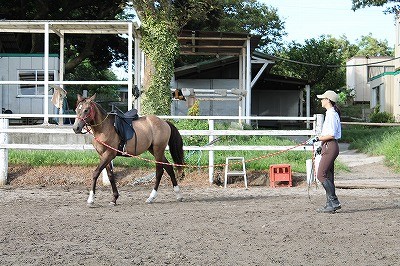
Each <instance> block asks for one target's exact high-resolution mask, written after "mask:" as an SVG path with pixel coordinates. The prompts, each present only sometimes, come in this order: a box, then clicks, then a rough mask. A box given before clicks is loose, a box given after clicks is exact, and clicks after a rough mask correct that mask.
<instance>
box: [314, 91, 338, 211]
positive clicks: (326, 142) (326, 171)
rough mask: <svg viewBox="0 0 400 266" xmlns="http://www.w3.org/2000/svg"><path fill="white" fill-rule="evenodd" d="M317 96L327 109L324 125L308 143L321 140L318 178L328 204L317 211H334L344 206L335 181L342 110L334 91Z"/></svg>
mask: <svg viewBox="0 0 400 266" xmlns="http://www.w3.org/2000/svg"><path fill="white" fill-rule="evenodd" d="M317 98H319V99H321V105H322V107H323V108H325V109H326V113H325V120H324V123H323V125H322V131H321V135H320V136H315V137H312V138H310V139H309V140H308V141H307V144H313V143H314V142H317V141H321V147H322V150H321V160H320V163H319V166H318V171H317V178H318V180H319V181H320V182H321V184H322V186H323V187H324V189H325V193H326V205H325V207H323V208H321V209H318V210H317V211H318V212H323V213H334V212H335V211H336V210H338V209H341V207H342V206H341V204H340V202H339V200H338V197H337V196H336V192H335V182H334V175H335V174H334V165H335V160H336V158H337V156H338V155H339V144H338V139H340V138H341V136H342V128H341V124H340V110H339V108H338V106H337V105H336V103H337V100H338V98H339V97H338V95H337V94H336V93H335V92H334V91H331V90H327V91H325V93H324V94H321V95H317Z"/></svg>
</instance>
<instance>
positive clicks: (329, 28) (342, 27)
mask: <svg viewBox="0 0 400 266" xmlns="http://www.w3.org/2000/svg"><path fill="white" fill-rule="evenodd" d="M259 2H261V3H264V4H266V5H268V6H272V7H274V8H277V9H278V15H279V17H280V18H281V19H282V20H283V21H285V29H286V32H287V33H288V35H287V37H286V38H285V39H284V40H285V41H296V42H298V43H302V42H303V41H304V40H305V39H311V38H318V37H319V36H321V35H322V34H325V35H327V34H330V35H332V36H333V37H336V38H339V37H340V36H342V35H346V37H347V39H348V40H349V41H350V43H353V44H354V43H355V42H356V40H357V39H360V38H361V36H363V35H368V34H369V33H372V36H373V37H374V38H376V39H378V40H387V41H388V44H389V46H391V47H394V44H395V37H396V36H395V21H394V15H391V14H388V15H385V14H383V10H385V9H386V8H384V7H366V8H363V9H358V10H356V11H352V10H351V4H352V1H351V0H259Z"/></svg>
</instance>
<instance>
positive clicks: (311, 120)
mask: <svg viewBox="0 0 400 266" xmlns="http://www.w3.org/2000/svg"><path fill="white" fill-rule="evenodd" d="M51 116H52V117H60V118H73V117H75V116H72V115H51ZM22 117H35V115H32V114H19V115H13V114H3V115H0V185H4V184H5V183H6V182H7V169H8V149H30V150H31V149H33V150H91V149H93V146H92V145H91V144H87V143H85V144H23V143H9V142H8V134H9V133H21V134H24V133H35V134H43V133H46V134H75V133H74V132H73V130H72V126H56V125H43V126H41V127H38V126H16V127H13V128H9V126H8V119H13V118H22ZM160 118H163V119H190V120H195V119H197V120H199V119H200V120H207V121H208V130H179V132H180V133H181V135H182V136H193V135H197V136H208V141H209V143H211V144H210V145H206V146H184V150H206V151H208V153H209V156H208V158H209V163H208V164H209V181H210V183H212V182H213V176H214V151H227V150H258V151H272V150H275V151H278V150H297V151H298V150H302V151H304V150H310V149H312V147H311V146H299V147H295V146H245V145H234V146H223V145H215V144H213V143H214V141H215V139H216V136H243V135H246V136H311V135H316V133H317V132H320V129H321V127H322V121H323V116H322V115H315V116H314V117H239V116H160ZM216 120H224V121H225V120H237V121H239V123H240V122H241V121H246V120H270V121H304V123H307V125H308V127H309V126H310V125H312V129H306V130H278V129H277V130H216V129H215V128H214V125H215V121H216Z"/></svg>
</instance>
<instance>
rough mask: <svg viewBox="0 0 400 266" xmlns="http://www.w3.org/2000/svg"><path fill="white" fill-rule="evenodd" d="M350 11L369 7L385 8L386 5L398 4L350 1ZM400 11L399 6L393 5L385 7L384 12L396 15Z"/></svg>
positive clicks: (392, 0) (385, 0)
mask: <svg viewBox="0 0 400 266" xmlns="http://www.w3.org/2000/svg"><path fill="white" fill-rule="evenodd" d="M352 3H353V5H352V9H353V10H354V11H356V10H357V9H360V8H365V7H370V6H385V5H386V4H393V3H399V1H398V0H352ZM399 10H400V5H398V4H395V5H392V6H390V7H387V8H386V10H385V11H384V12H385V13H389V14H398V12H399Z"/></svg>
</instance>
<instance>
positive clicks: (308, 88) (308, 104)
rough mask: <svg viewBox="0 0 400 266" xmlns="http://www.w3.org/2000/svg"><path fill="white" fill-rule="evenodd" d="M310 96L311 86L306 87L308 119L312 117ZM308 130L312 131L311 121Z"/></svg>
mask: <svg viewBox="0 0 400 266" xmlns="http://www.w3.org/2000/svg"><path fill="white" fill-rule="evenodd" d="M310 95H311V89H310V85H306V116H307V117H310V115H311V109H310ZM307 129H310V123H309V121H307Z"/></svg>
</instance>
